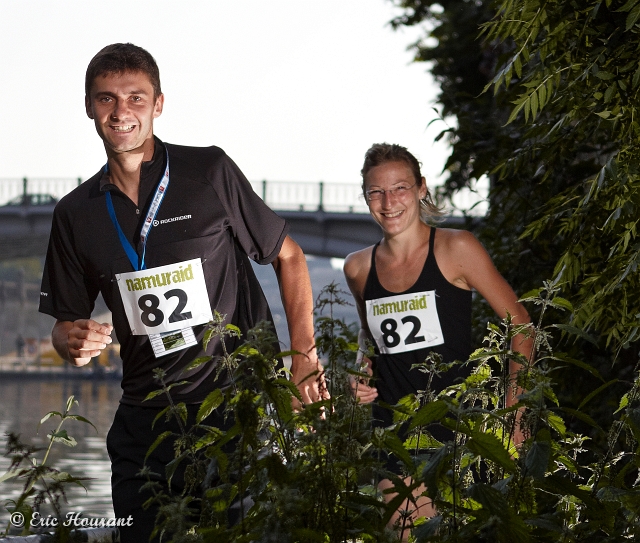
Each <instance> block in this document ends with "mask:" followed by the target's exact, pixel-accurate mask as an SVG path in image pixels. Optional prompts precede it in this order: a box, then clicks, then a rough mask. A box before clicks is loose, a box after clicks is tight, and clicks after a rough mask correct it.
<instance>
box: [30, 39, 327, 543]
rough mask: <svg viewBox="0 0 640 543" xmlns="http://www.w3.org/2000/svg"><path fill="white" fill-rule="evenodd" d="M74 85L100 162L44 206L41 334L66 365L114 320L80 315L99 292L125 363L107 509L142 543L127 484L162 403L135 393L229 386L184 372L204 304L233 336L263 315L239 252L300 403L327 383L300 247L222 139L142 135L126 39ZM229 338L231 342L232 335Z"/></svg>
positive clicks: (142, 61)
mask: <svg viewBox="0 0 640 543" xmlns="http://www.w3.org/2000/svg"><path fill="white" fill-rule="evenodd" d="M85 93H86V96H85V107H86V112H87V115H88V116H89V118H90V119H93V121H94V123H95V127H96V130H97V132H98V135H99V136H100V138H101V139H102V141H103V143H104V147H105V150H106V153H107V164H106V165H105V166H104V167H103V168H102V169H101V170H100V172H98V173H97V174H96V175H95V176H93V177H92V178H91V179H89V180H88V181H86V182H85V183H83V184H82V185H81V186H79V187H78V188H77V189H76V190H74V191H73V192H71V193H70V194H69V195H67V196H66V197H65V198H63V199H62V200H61V201H60V203H59V204H58V205H57V207H56V210H55V212H54V219H53V226H52V231H51V238H50V241H49V249H48V253H47V260H46V265H45V271H44V276H43V281H42V293H41V302H40V311H42V312H44V313H48V314H50V315H52V316H54V317H55V318H56V319H57V321H56V324H55V325H54V327H53V331H52V339H53V344H54V346H55V348H56V350H57V351H58V352H59V353H60V355H61V356H63V358H65V359H66V360H69V361H70V362H71V363H72V364H74V365H76V366H82V365H85V364H87V363H88V362H89V361H90V360H91V358H92V357H94V356H98V355H99V354H100V352H101V350H102V349H104V348H105V347H106V346H107V345H108V344H109V343H111V341H112V339H111V336H110V334H111V332H112V326H111V325H108V324H100V323H98V322H95V321H93V320H91V319H90V315H91V311H92V309H93V307H94V301H95V299H96V297H97V295H98V293H99V292H100V293H102V296H103V297H104V300H105V301H106V303H107V305H108V307H109V309H110V310H111V311H112V313H113V329H115V332H116V336H117V338H118V340H119V342H120V345H121V357H122V360H123V379H122V388H123V395H122V399H121V403H120V406H119V408H118V411H117V413H116V416H115V420H114V423H113V426H112V428H111V430H110V432H109V435H108V437H107V447H108V450H109V455H110V457H111V461H112V490H113V502H114V511H115V514H116V517H118V518H128V517H129V515H131V516H132V519H133V522H132V524H133V525H132V526H126V527H123V528H121V537H122V541H123V543H127V542H128V541H132V542H141V541H146V540H148V539H149V535H150V533H151V530H152V528H153V523H154V517H155V511H153V510H147V511H145V510H143V508H142V503H143V502H144V500H145V499H147V498H148V495H144V494H141V493H140V492H139V489H140V486H141V485H142V484H143V483H144V482H145V481H144V479H142V478H140V477H138V476H137V473H138V471H139V470H140V468H141V467H142V465H143V464H144V458H145V454H146V452H147V449H148V448H149V446H150V445H151V444H152V443H153V441H154V439H155V435H157V434H158V433H159V431H158V427H157V425H156V431H155V432H152V431H151V423H152V421H153V420H154V418H155V415H156V414H157V412H158V408H162V407H164V406H166V405H167V398H165V397H164V395H160V396H156V397H154V398H153V399H152V400H151V401H146V402H143V400H144V399H145V398H146V396H147V395H148V394H149V392H152V391H153V390H156V389H157V388H159V387H158V383H156V382H154V380H153V375H152V371H153V369H154V368H157V367H159V368H162V369H163V370H164V371H165V373H166V378H165V381H166V383H167V384H171V383H172V382H178V381H183V380H186V381H188V384H185V385H181V386H176V387H174V388H173V389H172V390H171V393H172V396H173V400H174V401H175V402H185V403H186V404H187V405H188V406H190V407H189V409H190V411H192V412H196V411H197V404H198V403H199V402H201V401H202V400H203V399H204V398H205V397H206V396H207V395H208V394H209V393H210V392H211V391H212V390H213V389H214V388H218V387H221V386H225V384H227V383H228V379H229V376H228V375H226V374H224V373H223V374H222V375H221V377H220V378H219V379H218V380H217V381H215V380H214V374H215V364H205V365H202V366H200V367H198V368H197V369H194V370H190V371H184V370H185V367H186V366H187V365H188V364H189V363H190V362H191V361H193V360H194V359H195V358H197V357H199V356H203V355H204V354H205V353H204V352H203V349H202V342H201V340H202V337H203V334H204V328H205V326H204V323H206V322H207V321H208V320H210V319H211V311H212V310H217V311H218V312H219V313H221V314H223V315H225V316H226V319H225V322H227V323H231V324H234V325H236V326H238V327H239V328H240V330H241V331H242V332H243V333H244V332H246V331H247V330H248V329H249V328H251V327H252V326H253V325H255V324H257V323H258V322H259V321H261V320H265V319H267V320H270V319H271V315H270V312H269V308H268V306H267V303H266V300H265V298H264V295H263V293H262V291H261V289H260V286H259V284H258V282H257V279H256V277H255V275H254V274H253V271H252V269H251V266H250V264H249V261H248V257H251V258H252V259H253V260H255V261H257V262H259V263H261V264H267V263H271V264H272V265H273V267H274V269H275V272H276V275H277V277H278V281H279V284H280V289H281V293H282V300H283V305H284V308H285V313H286V315H287V321H288V323H289V331H290V336H291V348H292V349H295V350H297V351H299V352H300V353H303V354H300V355H296V356H294V357H293V362H292V374H293V379H294V381H295V382H296V384H298V387H299V389H300V393H301V395H302V400H303V402H305V403H311V402H314V401H318V400H320V399H322V398H323V397H325V396H326V391H325V390H323V389H322V387H320V386H319V384H321V381H320V380H319V379H318V378H317V377H311V378H309V377H308V376H309V375H311V374H313V373H314V372H317V371H318V370H319V369H320V366H319V364H318V360H317V356H316V353H315V347H314V338H313V308H312V305H313V301H312V294H311V284H310V281H309V274H308V271H307V267H306V262H305V258H304V255H303V254H302V251H301V250H300V248H299V247H298V245H297V244H296V243H295V242H294V241H293V240H292V239H291V238H290V237H288V236H287V235H286V233H287V227H286V224H285V222H284V221H283V220H282V219H281V218H279V217H278V216H277V215H275V214H274V213H273V212H272V211H271V210H270V209H269V208H267V207H266V206H265V205H264V203H263V202H262V200H260V199H259V198H258V197H257V196H256V195H255V193H254V192H253V191H252V189H251V186H250V185H249V183H248V182H247V180H246V179H245V177H244V176H243V175H242V173H241V172H240V170H239V169H238V168H237V166H236V165H235V164H234V163H233V162H232V161H231V159H229V158H228V157H227V156H226V155H225V153H224V152H223V151H222V150H221V149H219V148H217V147H209V148H192V147H182V146H176V145H169V144H165V143H163V142H162V141H160V140H159V139H158V138H156V137H155V136H154V134H153V122H154V119H155V118H157V117H158V116H160V114H161V113H162V108H163V104H164V96H163V94H162V92H161V89H160V77H159V71H158V67H157V65H156V63H155V61H154V59H153V57H152V56H151V55H150V54H149V53H148V52H147V51H145V50H144V49H141V48H140V47H137V46H135V45H132V44H128V43H127V44H113V45H109V46H107V47H105V48H104V49H102V50H101V51H100V52H99V53H98V54H97V55H96V56H95V57H94V58H93V59H92V60H91V62H90V63H89V66H88V68H87V74H86V81H85ZM230 341H231V343H228V344H227V348H228V349H229V350H231V349H233V348H234V347H235V345H234V344H233V341H236V342H237V341H240V340H230ZM221 353H222V347H221V343H220V339H219V338H217V339H214V340H212V341H211V343H210V344H209V346H208V348H207V352H206V354H208V355H213V357H214V360H215V359H216V357H217V356H219V355H220V354H221ZM213 416H214V417H215V416H218V415H216V414H215V413H214V415H213ZM207 423H209V424H213V425H216V424H218V425H222V424H223V421H222V420H221V417H219V416H218V419H217V420H214V421H209V420H208V421H207ZM171 454H172V450H171V446H170V445H169V444H168V443H167V445H166V446H164V444H163V446H161V447H158V449H156V450H155V451H154V453H153V455H152V457H151V458H150V459H149V460H148V461H147V464H148V465H150V467H151V468H152V471H156V472H160V473H164V465H165V464H166V463H167V462H168V461H170V459H171ZM179 487H180V483H179V481H178V484H177V489H178V490H180V488H179Z"/></svg>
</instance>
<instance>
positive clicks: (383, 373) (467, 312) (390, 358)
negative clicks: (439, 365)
mask: <svg viewBox="0 0 640 543" xmlns="http://www.w3.org/2000/svg"><path fill="white" fill-rule="evenodd" d="M435 236H436V228H435V227H433V226H432V227H431V233H430V236H429V253H428V255H427V258H426V261H425V263H424V267H423V269H422V272H421V273H420V276H419V277H418V280H417V281H416V282H415V284H414V285H413V286H411V287H410V288H409V289H407V290H406V291H404V292H401V293H397V292H390V291H388V290H387V289H385V288H384V287H383V286H382V285H381V284H380V281H379V280H378V273H377V271H376V250H377V248H378V244H376V245H375V246H374V248H373V251H372V253H371V270H370V271H369V276H368V277H367V281H366V283H365V287H364V300H365V303H366V302H367V301H373V300H375V301H376V304H377V305H378V306H379V307H381V308H382V311H385V309H386V311H388V312H389V316H390V319H388V320H387V322H386V323H385V322H383V324H382V326H381V327H382V328H383V330H382V332H383V333H385V334H387V336H386V337H387V340H390V341H389V344H396V343H398V344H400V343H401V342H405V343H406V342H407V341H409V343H411V341H412V340H411V338H410V337H408V335H407V332H406V330H407V328H408V329H409V330H410V332H409V335H411V334H413V339H414V340H415V338H416V337H417V338H419V339H423V338H425V337H426V338H427V339H429V336H428V334H425V332H424V331H422V330H420V329H418V330H416V326H419V324H420V321H419V320H418V319H414V320H415V321H417V323H416V324H415V325H413V326H411V325H409V326H404V328H403V329H402V330H403V334H402V335H401V334H399V333H398V332H399V331H400V329H399V328H398V326H399V320H401V315H402V313H401V312H398V311H401V310H402V309H403V307H404V308H407V307H409V304H411V301H412V300H416V304H417V303H418V300H421V299H422V298H424V296H423V294H424V293H429V292H430V291H434V294H435V296H434V297H435V306H436V311H437V317H438V320H439V322H440V329H441V332H442V336H441V337H442V338H443V340H444V342H443V343H441V344H439V345H434V346H432V347H425V348H419V349H416V350H409V351H405V352H398V353H395V354H392V353H389V352H386V353H381V354H379V355H378V356H376V359H375V360H374V375H375V377H376V381H375V386H376V387H377V389H378V399H379V400H381V401H384V402H387V403H390V404H395V403H396V402H397V401H398V400H399V399H400V398H402V397H403V396H406V395H407V394H409V393H412V392H413V393H415V392H417V391H418V390H424V389H425V388H426V386H427V382H428V380H429V376H428V375H427V374H425V373H423V372H420V371H418V370H417V369H413V370H412V369H411V366H412V365H413V364H417V363H420V362H423V361H424V360H425V358H426V356H427V354H428V353H429V352H431V351H435V352H437V353H439V354H440V355H441V356H442V358H443V361H444V362H452V361H454V360H461V361H465V360H467V359H468V357H469V355H470V353H471V291H470V290H465V289H461V288H459V287H456V286H454V285H452V284H451V283H449V281H447V280H446V279H445V277H444V276H443V275H442V272H441V271H440V268H438V263H437V262H436V257H435V254H434V251H433V246H434V241H435ZM414 293H415V294H417V296H415V297H411V296H408V297H407V296H405V299H406V300H408V303H407V301H405V302H397V303H396V304H395V305H394V304H391V303H385V299H387V298H394V297H397V296H402V295H409V294H414ZM432 296H433V294H432ZM399 303H404V306H401V305H400V307H399V305H398V304H399ZM367 319H368V320H370V317H369V315H368V317H367ZM405 319H407V317H405ZM391 321H394V322H391ZM403 322H404V321H403ZM409 323H410V324H411V321H410V317H409ZM368 324H369V329H370V330H371V332H372V333H373V334H374V337H375V335H376V334H375V333H374V331H373V330H372V329H371V326H372V323H371V322H368ZM378 324H379V323H378ZM394 327H395V328H394ZM379 333H380V332H378V334H379ZM394 334H395V335H394ZM380 341H381V342H382V341H383V340H382V339H380ZM434 341H439V340H434ZM383 350H384V349H383ZM467 373H468V370H465V369H459V368H458V369H456V368H454V369H453V370H452V371H450V372H447V373H446V374H444V375H443V376H441V377H439V378H435V379H434V380H433V381H432V388H433V389H434V390H436V391H437V390H441V389H443V388H444V387H445V386H447V385H449V384H451V383H453V382H454V381H455V380H456V379H457V378H458V377H461V376H463V375H465V374H467Z"/></svg>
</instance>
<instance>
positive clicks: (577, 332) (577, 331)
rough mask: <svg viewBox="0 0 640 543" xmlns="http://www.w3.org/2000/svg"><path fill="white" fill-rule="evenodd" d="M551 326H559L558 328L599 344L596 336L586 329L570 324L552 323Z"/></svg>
mask: <svg viewBox="0 0 640 543" xmlns="http://www.w3.org/2000/svg"><path fill="white" fill-rule="evenodd" d="M551 326H553V327H554V328H557V329H558V330H562V331H563V332H567V333H569V334H573V335H574V336H578V337H580V338H582V339H584V340H585V341H588V342H589V343H591V344H593V345H595V346H597V345H598V342H597V341H596V340H595V338H593V337H592V336H590V335H589V334H587V333H586V332H585V331H584V330H582V329H580V328H577V327H576V326H571V325H570V324H552V325H551Z"/></svg>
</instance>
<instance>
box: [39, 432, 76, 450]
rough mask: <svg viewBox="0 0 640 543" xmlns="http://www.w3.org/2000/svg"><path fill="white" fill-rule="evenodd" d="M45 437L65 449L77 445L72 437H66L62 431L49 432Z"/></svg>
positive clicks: (65, 433)
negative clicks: (63, 446)
mask: <svg viewBox="0 0 640 543" xmlns="http://www.w3.org/2000/svg"><path fill="white" fill-rule="evenodd" d="M47 437H48V438H49V439H51V440H53V441H54V442H56V443H62V444H63V445H66V446H67V447H75V446H76V445H77V444H78V442H77V441H76V440H75V439H74V438H73V437H71V436H70V435H68V434H67V431H66V430H64V429H62V430H58V431H57V432H51V433H50V434H48V435H47Z"/></svg>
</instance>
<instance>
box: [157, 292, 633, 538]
mask: <svg viewBox="0 0 640 543" xmlns="http://www.w3.org/2000/svg"><path fill="white" fill-rule="evenodd" d="M526 299H527V301H528V303H530V304H533V305H537V306H538V307H539V314H540V317H539V320H538V321H537V324H536V325H535V326H533V325H529V326H522V325H517V326H516V325H513V324H512V323H511V322H510V320H509V319H506V320H505V322H503V323H502V324H501V325H494V324H489V326H488V331H487V336H486V338H485V344H484V346H483V347H482V348H480V349H478V350H476V351H475V352H474V353H473V355H472V356H471V358H470V360H469V361H468V362H466V364H469V365H471V371H470V372H469V375H468V376H467V377H466V378H465V379H464V380H463V381H462V382H460V383H457V384H454V385H451V386H449V387H447V388H446V389H445V390H432V389H431V387H430V386H429V387H428V388H427V390H424V391H420V392H419V393H418V394H417V395H415V396H407V397H406V398H403V399H402V400H401V401H400V402H399V403H398V404H397V405H395V406H390V407H391V408H392V409H393V410H394V412H395V416H394V421H395V423H394V424H393V425H392V426H391V427H389V428H375V429H374V430H373V431H372V430H371V429H370V427H369V417H370V413H369V410H368V408H367V406H363V405H360V404H358V403H357V402H355V401H354V399H353V397H352V395H351V394H350V392H349V390H348V388H349V387H348V385H347V381H348V378H349V376H350V375H351V376H356V377H357V376H361V375H362V373H361V368H356V367H354V359H355V353H356V351H357V348H358V346H357V343H356V341H355V333H354V330H352V329H351V328H350V327H349V326H347V325H346V324H345V323H344V322H342V321H339V320H335V319H333V318H332V313H331V308H332V307H333V305H334V304H336V303H342V300H341V296H340V293H339V291H337V290H336V289H335V286H333V285H331V286H329V287H327V290H325V291H324V292H323V294H322V295H321V297H320V303H321V305H322V306H323V308H329V312H328V315H326V316H323V315H319V317H318V329H319V337H318V346H319V349H320V352H321V354H322V356H323V358H324V359H325V360H326V362H327V366H326V374H327V375H326V377H327V383H328V386H329V387H330V390H331V392H332V398H331V400H325V401H321V402H318V403H316V404H313V405H310V406H306V408H305V409H303V410H302V411H300V412H295V411H293V410H292V408H291V400H292V398H293V397H294V396H296V395H297V392H296V390H295V387H294V386H293V384H292V383H290V382H289V381H287V380H286V378H285V371H284V370H283V369H281V368H280V367H279V366H278V362H277V358H278V354H279V353H275V352H274V351H273V350H272V346H273V337H272V336H271V334H270V332H268V331H266V330H264V328H263V327H259V328H258V329H256V330H254V331H253V332H251V333H250V334H249V338H248V341H247V342H246V343H245V344H244V345H243V346H241V347H239V348H238V349H237V350H236V351H235V352H233V353H228V354H227V355H225V356H226V360H225V361H224V364H226V365H227V367H229V368H231V369H232V370H233V375H234V386H232V387H229V389H227V390H224V391H219V392H214V393H212V396H211V398H213V399H211V400H209V399H208V400H206V401H205V404H207V405H210V403H211V402H213V404H218V401H219V400H220V395H221V394H223V395H224V402H223V403H222V404H220V405H221V406H222V407H223V408H224V409H225V412H226V413H227V414H228V416H229V417H230V418H231V420H232V421H233V425H232V426H231V427H230V428H229V429H228V430H226V431H223V430H220V429H215V428H211V427H208V426H203V425H202V424H201V423H197V424H196V425H195V426H194V427H193V428H190V429H185V430H184V433H183V434H178V435H174V436H172V438H174V439H176V462H187V463H188V466H187V478H191V479H190V480H191V482H192V486H191V487H190V489H189V490H188V491H187V492H185V494H184V495H182V496H174V497H173V498H172V497H170V496H166V495H164V494H162V493H157V494H156V497H155V499H154V501H156V502H157V503H159V504H160V505H161V508H160V516H159V523H158V526H157V530H158V532H162V533H163V538H165V539H167V540H171V541H205V542H206V541H216V542H218V541H223V542H224V541H229V542H231V541H233V542H242V541H247V542H249V541H255V542H272V541H273V542H275V541H278V542H313V541H319V542H336V543H337V542H347V541H350V542H354V543H355V542H360V541H363V542H365V541H397V540H398V539H397V538H398V536H400V535H402V534H404V535H405V536H406V534H407V532H408V531H409V530H410V529H411V530H412V536H411V537H412V538H413V539H411V540H412V541H415V542H417V543H422V542H432V541H433V542H435V541H446V542H454V541H455V542H475V541H504V542H509V543H510V542H513V541H518V542H520V541H522V542H526V541H540V542H542V541H548V542H557V541H562V542H567V543H568V542H581V543H582V542H591V541H594V542H595V541H597V542H606V541H611V542H613V541H616V542H617V541H622V540H629V539H634V538H635V537H636V536H638V535H640V522H639V521H638V516H637V512H638V506H640V488H639V486H638V485H639V484H640V477H639V473H640V471H639V468H640V457H639V456H638V450H639V449H638V445H639V444H640V372H639V371H638V369H639V368H636V371H635V373H634V379H633V382H632V383H630V385H629V386H628V388H627V391H626V393H625V395H624V397H623V399H622V401H620V402H619V404H618V405H616V406H615V407H614V409H612V411H613V410H615V409H617V410H616V412H615V413H611V415H612V417H613V418H614V420H615V422H614V423H613V424H612V426H611V429H610V430H609V431H608V432H607V433H606V438H605V441H606V443H607V446H606V449H605V450H600V448H599V447H597V446H594V444H593V442H592V440H590V439H589V438H588V437H587V436H584V435H581V434H578V433H576V432H574V431H572V430H571V429H570V428H568V425H567V422H566V420H565V417H566V416H569V417H575V416H580V417H582V420H583V421H584V422H585V423H586V424H591V423H593V425H594V426H595V427H597V424H596V423H594V422H593V421H592V419H591V418H590V417H589V415H588V412H587V411H584V410H583V409H588V408H589V405H590V404H591V403H593V402H595V401H598V400H599V399H600V398H601V397H602V395H603V393H604V391H605V390H606V386H604V385H607V384H608V383H606V382H605V383H602V382H601V384H600V386H598V387H596V388H595V389H594V390H593V391H589V392H587V391H585V397H584V402H583V403H584V405H583V406H582V407H581V408H580V409H577V410H573V409H570V410H568V409H565V408H563V406H562V404H561V402H560V401H559V399H558V397H557V394H556V392H555V387H554V384H553V381H552V375H553V374H554V373H555V372H556V371H557V369H558V368H561V367H563V366H564V365H566V364H568V363H569V364H572V365H573V367H574V368H576V371H582V372H585V373H590V374H591V373H592V372H593V371H594V370H593V368H590V367H589V365H588V364H585V363H584V362H583V361H578V360H574V359H569V358H568V357H567V356H566V355H565V354H564V353H561V352H556V350H555V349H554V345H556V344H557V343H558V339H557V338H556V337H554V334H555V335H559V334H561V333H566V331H562V332H559V330H558V327H557V326H556V325H555V324H553V323H552V324H545V320H546V317H547V316H548V315H549V314H551V312H554V311H570V310H571V309H572V308H571V305H570V304H569V303H568V302H567V301H566V300H565V299H564V298H562V297H560V296H559V286H558V284H557V283H552V282H548V283H545V285H544V286H543V288H541V289H536V290H535V291H533V292H530V293H528V294H527V296H526ZM218 332H221V333H222V332H223V329H222V328H218ZM518 334H532V335H533V337H534V341H535V345H536V352H537V353H538V354H537V356H536V359H535V360H531V361H529V360H526V359H524V358H523V357H522V356H521V355H519V354H518V353H515V352H512V351H511V350H510V348H509V345H510V343H511V340H512V338H513V337H514V336H516V335H518ZM509 360H518V361H519V362H520V363H521V370H520V372H519V374H518V385H519V386H521V387H523V388H525V389H526V392H525V393H523V394H522V395H521V396H520V398H519V400H520V401H519V403H518V404H517V405H516V406H512V407H510V408H506V407H504V403H503V401H502V398H504V397H505V391H506V390H507V389H508V387H509V386H511V384H510V382H509V380H508V377H507V368H508V366H509ZM451 367H452V365H451V364H443V363H442V362H441V361H440V360H438V358H437V356H430V357H429V359H427V360H426V361H425V362H424V363H423V364H420V365H418V366H417V369H419V370H421V371H426V372H429V373H430V374H431V375H433V374H434V373H437V372H444V371H448V370H449V369H450V368H451ZM639 367H640V366H639ZM598 377H599V378H600V381H602V376H600V375H598ZM167 392H168V391H167ZM203 405H204V404H203ZM201 409H202V407H201ZM206 409H208V407H207V408H206ZM522 410H524V411H523V414H522V416H521V417H520V419H518V418H517V417H516V414H517V413H518V411H522ZM167 413H168V414H170V415H171V414H173V416H177V417H179V418H181V416H182V415H181V411H180V410H179V408H178V406H174V408H170V409H169V410H168V412H167ZM181 420H182V419H181ZM518 420H520V422H518ZM435 423H439V424H440V425H443V426H445V427H447V428H449V429H450V430H451V438H450V439H449V440H447V441H445V442H443V443H439V442H437V441H436V440H434V439H433V437H432V436H431V434H430V427H431V425H432V424H435ZM518 424H521V429H522V430H523V431H524V432H525V435H526V436H527V439H526V440H525V442H524V443H523V444H522V445H521V446H519V447H518V448H516V447H515V446H514V444H513V438H514V433H515V430H516V429H517V428H516V427H517V425H518ZM401 429H408V430H409V433H408V435H407V437H406V440H405V441H404V442H403V441H402V440H401V439H400V437H399V436H400V435H406V434H405V433H404V432H405V430H402V433H400V430H401ZM597 430H598V431H600V432H602V429H600V428H598V429H597ZM195 436H199V437H198V438H197V439H196V438H195ZM163 439H164V437H163ZM386 454H394V455H395V456H396V457H397V458H398V459H399V460H400V462H401V465H402V469H403V472H404V473H403V476H402V477H399V476H398V475H395V474H392V473H389V472H387V471H386V469H385V467H384V464H383V463H382V462H381V458H383V457H384V455H386ZM174 469H175V466H174V465H173V463H172V464H171V465H169V466H167V475H168V476H171V474H172V473H173V470H174ZM383 478H386V479H389V480H391V481H392V483H393V487H392V489H391V495H390V496H389V502H388V503H386V502H385V500H384V499H383V496H382V495H381V493H380V491H379V490H378V489H377V483H378V482H379V481H380V480H381V479H383ZM415 493H423V494H424V495H425V496H428V497H429V498H431V499H432V500H433V502H434V503H435V505H436V510H437V516H435V517H434V518H430V519H427V518H420V519H418V520H417V521H416V522H415V524H414V526H413V528H411V521H410V516H411V514H412V512H413V509H415V502H414V498H413V495H414V494H415ZM234 508H236V510H238V508H239V513H238V515H237V519H236V521H235V524H233V523H231V522H230V520H231V518H230V516H229V515H230V511H231V510H232V509H234ZM396 510H399V511H400V513H401V519H400V521H399V524H398V526H397V531H396V533H395V534H394V533H393V532H391V531H390V530H389V529H387V528H386V524H387V522H388V520H389V518H391V515H392V514H393V513H394V511H396ZM194 511H198V512H199V513H197V514H196V515H195V516H194ZM163 540H164V539H163Z"/></svg>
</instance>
